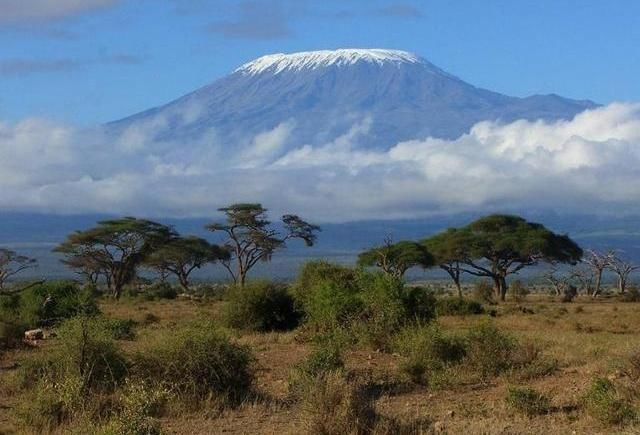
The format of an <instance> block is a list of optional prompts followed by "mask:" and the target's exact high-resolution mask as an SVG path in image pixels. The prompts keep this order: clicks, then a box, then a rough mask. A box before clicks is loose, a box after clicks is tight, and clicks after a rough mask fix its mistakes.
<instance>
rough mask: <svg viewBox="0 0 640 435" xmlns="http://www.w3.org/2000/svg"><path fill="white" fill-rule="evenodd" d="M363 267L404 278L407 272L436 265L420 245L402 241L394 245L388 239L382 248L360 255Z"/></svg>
mask: <svg viewBox="0 0 640 435" xmlns="http://www.w3.org/2000/svg"><path fill="white" fill-rule="evenodd" d="M358 264H360V265H361V266H367V267H370V266H376V267H379V268H380V269H382V271H383V272H384V273H386V274H387V275H391V276H394V277H396V278H402V277H403V276H404V274H405V273H406V271H407V270H409V269H411V268H412V267H416V266H420V267H423V268H428V267H431V266H433V265H434V260H433V256H432V255H431V254H430V253H429V251H428V250H427V248H426V247H425V246H424V245H421V244H420V243H416V242H411V241H401V242H397V243H393V242H392V241H391V239H389V238H387V239H386V240H385V242H384V244H383V245H382V246H377V247H375V248H372V249H369V250H367V251H364V252H362V253H361V254H360V255H358Z"/></svg>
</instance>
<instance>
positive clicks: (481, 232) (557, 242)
mask: <svg viewBox="0 0 640 435" xmlns="http://www.w3.org/2000/svg"><path fill="white" fill-rule="evenodd" d="M462 231H465V232H467V235H466V236H465V237H468V240H469V246H468V251H467V256H466V257H467V258H465V260H464V261H463V263H464V264H465V269H464V271H465V272H467V273H470V274H472V275H476V276H486V277H489V278H491V279H492V280H493V287H494V291H495V293H496V296H497V297H499V298H500V300H502V301H504V300H505V297H506V294H507V288H508V287H507V281H506V278H507V276H508V275H511V274H514V273H518V272H519V271H520V270H522V269H524V268H525V267H528V266H533V265H535V264H538V263H540V262H542V261H544V262H548V263H567V264H576V263H577V262H578V261H580V259H581V258H582V249H581V248H580V247H579V246H578V244H577V243H575V242H574V241H573V240H571V239H570V238H569V236H567V235H561V234H556V233H554V232H552V231H550V230H548V229H547V228H545V227H544V226H543V225H541V224H538V223H532V222H527V221H526V220H525V219H523V218H521V217H519V216H512V215H498V214H496V215H491V216H486V217H483V218H480V219H478V220H476V221H475V222H472V223H470V224H469V225H467V226H466V227H464V228H463V229H462Z"/></svg>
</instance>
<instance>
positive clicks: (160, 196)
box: [0, 104, 640, 222]
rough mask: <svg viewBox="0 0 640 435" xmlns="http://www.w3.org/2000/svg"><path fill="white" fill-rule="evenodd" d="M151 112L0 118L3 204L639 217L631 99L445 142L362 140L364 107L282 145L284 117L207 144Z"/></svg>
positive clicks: (341, 217)
mask: <svg viewBox="0 0 640 435" xmlns="http://www.w3.org/2000/svg"><path fill="white" fill-rule="evenodd" d="M197 112H198V108H194V111H193V113H185V114H174V117H173V118H172V119H171V120H169V119H163V118H158V119H154V120H153V121H152V122H150V123H149V124H147V125H145V126H142V127H137V128H136V129H135V130H128V131H125V132H123V133H122V134H121V135H119V136H118V137H116V138H114V137H108V136H107V135H106V133H105V132H104V131H102V130H100V129H94V130H89V131H88V130H78V129H75V128H73V127H70V126H64V125H59V124H56V123H53V122H51V121H47V120H42V119H27V120H24V121H22V122H19V123H17V124H7V123H4V124H3V123H1V122H0V183H1V184H2V186H3V188H2V190H0V209H3V210H22V211H25V210H29V211H43V212H57V213H77V212H101V213H104V212H107V213H119V214H125V213H129V214H140V215H145V216H210V215H212V214H213V213H214V211H215V209H216V208H217V207H220V206H222V205H225V204H227V203H231V202H236V201H260V202H263V203H264V204H265V205H267V206H269V207H270V208H271V209H273V210H274V212H282V211H292V212H297V213H300V214H303V215H305V216H309V217H310V218H313V219H315V220H317V221H320V222H322V221H325V222H327V221H348V220H359V219H372V218H405V217H420V216H429V215H431V214H440V213H454V212H462V211H485V210H486V211H489V210H491V211H494V210H501V211H517V210H524V209H526V210H532V209H536V210H556V211H559V212H563V211H564V212H589V213H602V214H607V213H629V214H640V104H611V105H609V106H606V107H602V108H599V109H596V110H591V111H588V112H584V113H582V114H580V115H578V116H576V118H575V119H573V120H571V121H559V122H553V123H548V122H542V121H538V122H528V121H517V122H514V123H511V124H506V125H503V124H500V123H496V122H481V123H479V124H476V125H475V126H474V127H473V128H472V129H471V131H470V132H469V133H468V134H466V135H463V136H461V137H460V138H458V139H456V140H442V139H434V138H416V139H415V140H412V141H407V142H402V143H398V144H395V145H392V144H390V145H392V146H391V147H390V148H389V149H388V150H386V151H385V150H382V151H378V150H368V149H367V148H366V147H364V146H362V145H360V144H363V143H366V138H367V135H368V132H369V129H370V128H371V126H372V125H373V123H375V119H372V118H371V117H369V116H367V114H361V115H360V116H359V117H358V120H357V121H356V122H354V124H353V126H352V128H351V129H350V130H349V131H348V132H347V133H346V134H344V135H342V136H340V137H337V138H334V139H333V140H332V141H331V142H329V143H326V144H323V145H321V146H310V145H304V144H300V145H291V143H292V139H293V138H295V130H296V121H295V119H290V120H286V121H285V122H283V123H282V124H280V125H278V126H276V127H275V128H274V129H272V130H270V131H265V132H263V133H261V134H259V135H257V136H256V137H250V138H246V140H245V141H244V144H243V145H241V146H239V147H238V148H234V149H229V148H225V147H224V146H222V145H220V144H218V143H217V139H216V132H215V130H211V131H209V132H208V133H207V134H205V135H203V136H202V137H199V138H197V139H194V140H191V141H190V142H188V143H185V142H180V143H172V142H161V141H156V140H153V139H151V138H152V137H153V134H152V133H153V131H154V129H155V128H156V127H158V126H159V125H163V123H167V122H176V119H175V116H180V117H182V119H181V121H182V122H188V121H189V119H192V118H193V116H192V115H193V114H194V113H196V114H197Z"/></svg>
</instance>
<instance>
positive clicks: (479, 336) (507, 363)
mask: <svg viewBox="0 0 640 435" xmlns="http://www.w3.org/2000/svg"><path fill="white" fill-rule="evenodd" d="M516 350H517V342H516V340H515V339H514V338H513V337H511V336H510V335H508V334H505V333H504V332H501V331H500V330H499V329H498V328H497V327H496V326H495V325H494V324H493V323H489V322H484V323H482V324H481V325H480V326H478V327H477V328H476V329H474V330H472V331H470V332H469V333H468V335H467V363H468V364H469V365H470V366H471V367H473V368H474V369H476V370H477V371H478V373H479V374H480V375H481V376H482V377H483V378H488V377H491V376H495V375H498V374H500V373H501V372H503V371H505V370H507V369H509V368H512V367H513V366H514V355H515V352H516Z"/></svg>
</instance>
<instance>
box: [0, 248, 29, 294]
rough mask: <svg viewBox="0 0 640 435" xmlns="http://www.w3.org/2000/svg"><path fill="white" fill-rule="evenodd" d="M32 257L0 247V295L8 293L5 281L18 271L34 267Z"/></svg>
mask: <svg viewBox="0 0 640 435" xmlns="http://www.w3.org/2000/svg"><path fill="white" fill-rule="evenodd" d="M37 264H38V262H37V261H36V260H35V259H34V258H29V257H27V256H24V255H19V254H18V253H16V252H15V251H12V250H10V249H5V248H0V295H1V294H3V293H8V291H7V288H6V287H7V282H8V281H9V279H11V278H12V277H14V276H16V275H18V274H19V273H20V272H22V271H25V270H27V269H30V268H33V267H36V266H37Z"/></svg>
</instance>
